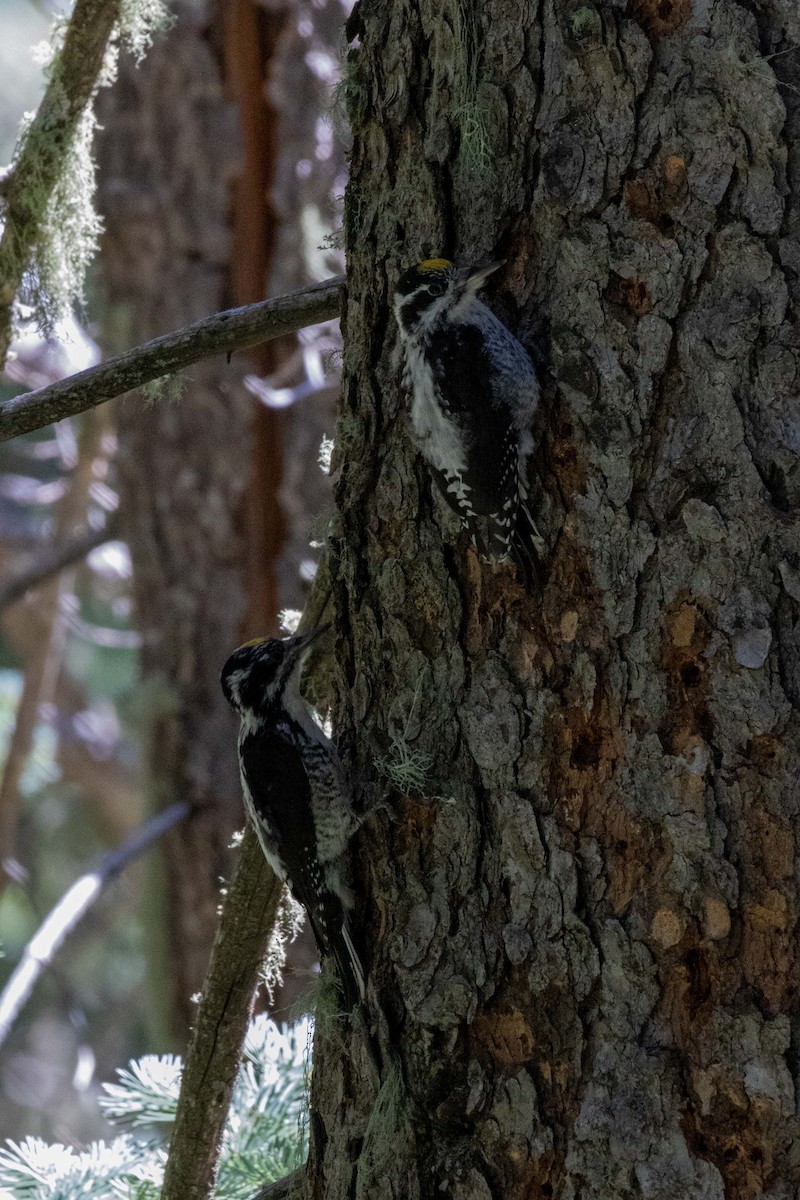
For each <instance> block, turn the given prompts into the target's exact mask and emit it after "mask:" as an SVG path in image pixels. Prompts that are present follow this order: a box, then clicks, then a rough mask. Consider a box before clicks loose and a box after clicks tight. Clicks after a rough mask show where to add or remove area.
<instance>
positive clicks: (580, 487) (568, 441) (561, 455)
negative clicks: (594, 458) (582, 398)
mask: <svg viewBox="0 0 800 1200" xmlns="http://www.w3.org/2000/svg"><path fill="white" fill-rule="evenodd" d="M547 440H548V449H547V462H548V465H549V466H550V469H551V470H552V472H553V474H554V475H555V477H556V480H557V482H558V487H559V491H560V492H561V495H562V496H563V497H564V500H565V501H566V502H567V503H568V504H569V503H571V502H572V501H573V500H574V499H575V497H576V496H581V495H583V493H584V492H585V491H586V485H587V483H588V479H589V471H588V469H587V466H586V463H585V462H584V460H583V459H582V458H581V457H580V455H579V454H578V449H577V446H576V444H575V435H574V432H573V429H572V425H571V424H570V423H569V421H567V420H558V419H556V420H555V421H554V422H553V423H552V425H551V426H550V428H549V430H548V433H547Z"/></svg>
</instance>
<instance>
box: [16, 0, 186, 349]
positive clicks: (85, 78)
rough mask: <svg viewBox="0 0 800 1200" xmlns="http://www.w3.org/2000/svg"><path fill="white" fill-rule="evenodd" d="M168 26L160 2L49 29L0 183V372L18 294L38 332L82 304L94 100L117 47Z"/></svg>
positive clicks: (80, 12)
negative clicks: (25, 116) (37, 96)
mask: <svg viewBox="0 0 800 1200" xmlns="http://www.w3.org/2000/svg"><path fill="white" fill-rule="evenodd" d="M165 19H166V14H165V9H164V7H163V5H162V4H161V2H160V0H77V3H76V4H75V8H74V10H73V14H72V17H71V19H70V20H69V22H67V23H65V22H64V21H63V20H61V21H58V22H57V23H56V25H55V27H54V30H53V37H52V41H51V46H50V49H49V51H48V54H49V55H50V56H51V57H50V62H49V65H48V67H47V87H46V90H45V94H44V97H43V99H42V102H41V104H40V105H39V108H38V111H37V112H36V114H35V116H34V117H33V119H32V120H30V121H27V122H25V123H24V124H23V127H22V129H21V132H20V136H19V140H18V142H17V146H16V149H15V151H14V158H13V161H12V165H11V169H10V171H9V173H8V175H7V176H6V177H5V178H4V181H3V192H2V198H1V200H0V216H2V224H3V229H2V238H0V366H2V364H4V363H5V360H6V356H7V354H8V348H9V344H10V342H11V337H12V334H13V313H14V303H15V300H16V299H17V296H18V295H19V294H20V292H22V295H23V299H24V300H25V302H26V304H28V305H29V306H30V307H31V308H32V310H33V313H34V316H35V318H36V320H37V321H38V323H39V324H40V325H41V327H42V328H43V329H45V330H47V329H49V328H51V327H52V325H53V323H54V322H55V320H56V319H57V318H58V317H59V316H61V315H62V314H64V313H66V312H68V311H69V309H70V307H71V305H72V304H73V303H75V302H76V301H79V300H81V299H82V296H83V285H84V278H85V275H86V269H87V267H88V265H89V262H90V261H91V258H92V256H93V254H94V252H95V250H96V247H97V238H98V235H99V232H100V220H99V218H98V216H97V214H96V212H95V209H94V180H95V167H94V160H93V158H92V140H93V136H94V129H95V118H94V111H93V101H94V98H95V96H96V94H97V91H98V89H99V88H100V87H103V86H107V85H108V84H110V83H111V82H113V79H114V77H115V74H116V59H117V54H118V52H119V47H120V45H121V44H122V45H125V46H127V47H129V48H130V50H131V51H132V52H133V53H134V54H135V55H137V56H139V57H140V56H141V55H142V54H143V53H144V51H145V50H146V48H147V45H148V44H149V40H150V38H151V36H152V33H153V31H154V29H155V28H157V27H158V25H159V24H162V23H163V22H164V20H165Z"/></svg>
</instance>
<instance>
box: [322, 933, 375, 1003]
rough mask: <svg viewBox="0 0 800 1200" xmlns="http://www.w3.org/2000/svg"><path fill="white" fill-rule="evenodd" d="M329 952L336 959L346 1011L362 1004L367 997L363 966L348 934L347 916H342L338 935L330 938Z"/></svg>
mask: <svg viewBox="0 0 800 1200" xmlns="http://www.w3.org/2000/svg"><path fill="white" fill-rule="evenodd" d="M331 942H332V945H331V953H332V954H333V957H334V958H335V959H336V966H337V968H338V970H339V978H340V979H341V981H342V989H343V991H344V1000H345V1005H346V1007H347V1011H348V1012H352V1010H353V1009H354V1008H355V1007H356V1005H357V1004H363V1003H364V1001H365V1000H366V997H367V981H366V979H365V977H364V968H363V966H362V965H361V958H360V957H359V953H358V951H357V950H356V948H355V946H354V944H353V939H352V937H351V935H350V927H349V924H348V920H347V917H346V916H344V919H343V921H342V927H341V931H340V936H338V937H334V938H332V939H331Z"/></svg>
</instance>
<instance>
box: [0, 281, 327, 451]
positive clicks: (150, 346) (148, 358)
mask: <svg viewBox="0 0 800 1200" xmlns="http://www.w3.org/2000/svg"><path fill="white" fill-rule="evenodd" d="M343 283H344V276H343V275H334V276H333V277H332V278H331V279H326V280H324V281H323V282H322V283H315V284H312V285H311V286H310V287H307V288H303V289H302V290H301V291H297V292H290V293H289V294H288V295H286V296H277V297H276V298H275V299H273V300H261V301H259V303H258V304H247V305H245V306H244V307H242V308H230V309H228V310H227V311H226V312H221V313H215V314H214V316H212V317H205V318H204V319H203V320H202V321H196V322H195V323H194V324H193V325H187V326H185V327H184V328H183V329H178V330H176V331H175V332H174V333H166V334H164V335H163V336H162V337H158V338H153V340H152V341H150V342H145V343H144V345H142V346H137V347H135V349H133V350H126V351H125V353H124V354H119V355H117V356H116V357H115V358H109V359H107V360H106V362H103V363H100V364H99V365H98V366H96V367H89V368H88V370H86V371H80V372H79V373H78V374H77V375H71V376H70V377H69V378H68V379H62V380H60V381H59V382H58V383H53V384H50V385H49V386H48V387H44V388H39V390H38V391H36V392H25V393H24V394H23V395H21V396H14V397H13V398H12V399H11V400H7V401H5V403H4V404H0V441H8V439H9V438H13V437H17V436H18V435H19V434H21V433H29V432H30V431H31V430H32V429H41V428H42V426H44V425H49V424H51V422H53V421H60V420H62V419H63V418H64V417H73V416H75V415H76V414H77V413H80V412H85V411H86V409H89V408H94V407H95V406H96V405H98V404H102V403H103V402H104V401H106V400H111V399H112V398H113V397H114V396H121V395H122V394H123V393H124V392H129V391H131V390H132V389H134V388H138V387H142V386H143V384H146V383H151V382H152V381H153V380H154V379H160V378H161V377H162V376H163V375H171V374H172V373H173V372H175V371H180V370H181V369H182V368H183V367H188V366H190V365H191V364H192V363H195V362H198V361H199V360H200V359H202V358H208V357H210V356H211V355H213V354H227V355H231V354H233V353H234V352H235V351H236V350H244V349H246V348H247V347H248V346H256V345H258V344H259V343H260V342H268V341H271V340H272V339H273V338H277V337H282V336H283V335H284V334H287V333H294V332H296V330H298V329H303V328H304V327H305V326H306V325H316V324H318V323H319V322H320V321H329V320H331V319H332V318H333V317H336V316H338V315H339V296H340V292H341V289H342V284H343Z"/></svg>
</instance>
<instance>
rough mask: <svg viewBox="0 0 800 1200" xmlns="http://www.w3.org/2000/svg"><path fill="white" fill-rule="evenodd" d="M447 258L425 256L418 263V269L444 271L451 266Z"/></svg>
mask: <svg viewBox="0 0 800 1200" xmlns="http://www.w3.org/2000/svg"><path fill="white" fill-rule="evenodd" d="M452 265H453V264H452V263H451V262H450V259H449V258H426V259H425V260H424V261H423V262H421V263H420V264H419V269H420V271H446V270H447V268H448V267H452Z"/></svg>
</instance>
